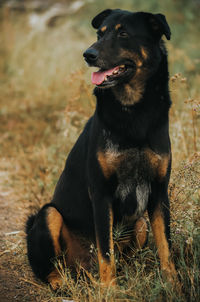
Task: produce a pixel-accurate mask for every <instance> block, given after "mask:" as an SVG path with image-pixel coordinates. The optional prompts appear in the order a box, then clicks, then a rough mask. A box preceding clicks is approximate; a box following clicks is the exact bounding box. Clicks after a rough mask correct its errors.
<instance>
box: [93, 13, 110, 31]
mask: <svg viewBox="0 0 200 302" xmlns="http://www.w3.org/2000/svg"><path fill="white" fill-rule="evenodd" d="M111 13H112V9H106V10H104V11H102V12H101V13H100V14H98V15H97V16H96V17H94V19H93V20H92V26H93V27H94V28H96V29H98V28H99V27H100V25H101V24H102V22H103V21H104V19H105V18H106V17H108V16H109V15H110V14H111Z"/></svg>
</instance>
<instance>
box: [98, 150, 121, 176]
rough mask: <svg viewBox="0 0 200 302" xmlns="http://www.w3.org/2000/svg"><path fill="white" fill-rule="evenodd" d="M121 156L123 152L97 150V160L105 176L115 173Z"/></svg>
mask: <svg viewBox="0 0 200 302" xmlns="http://www.w3.org/2000/svg"><path fill="white" fill-rule="evenodd" d="M123 157H124V156H123V154H121V153H117V152H114V151H106V152H103V151H99V152H98V153H97V159H98V162H99V164H100V167H101V169H102V171H103V174H104V176H105V177H106V178H109V177H110V176H111V175H112V174H114V173H115V171H116V170H117V168H118V167H119V164H120V162H121V161H122V159H123Z"/></svg>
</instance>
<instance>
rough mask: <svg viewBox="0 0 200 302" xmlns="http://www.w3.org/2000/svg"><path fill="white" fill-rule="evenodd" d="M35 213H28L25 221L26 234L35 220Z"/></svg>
mask: <svg viewBox="0 0 200 302" xmlns="http://www.w3.org/2000/svg"><path fill="white" fill-rule="evenodd" d="M36 216H37V214H35V215H30V216H29V217H28V219H27V222H26V229H25V230H26V234H27V235H28V233H29V231H30V230H31V229H32V227H33V224H34V222H35V218H36Z"/></svg>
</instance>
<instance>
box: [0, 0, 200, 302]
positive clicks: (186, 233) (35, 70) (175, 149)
mask: <svg viewBox="0 0 200 302" xmlns="http://www.w3.org/2000/svg"><path fill="white" fill-rule="evenodd" d="M199 5H200V4H199V1H186V0H185V1H184V0H178V1H173V0H166V1H156V0H151V1H139V0H125V1H123V3H122V1H119V0H116V1H114V0H111V1H110V2H109V6H110V7H113V8H116V7H120V8H125V9H130V10H143V11H151V12H161V13H164V14H165V15H166V17H167V20H168V22H169V24H170V25H171V29H172V40H171V41H169V42H166V44H167V48H168V50H169V65H170V74H171V79H170V90H171V96H172V100H173V105H172V108H171V111H170V134H171V140H172V153H173V167H172V177H171V183H170V188H169V192H170V198H171V215H172V221H171V229H172V255H173V258H174V261H175V264H176V267H177V271H178V274H179V278H180V282H181V284H182V293H177V292H175V290H172V288H171V287H170V285H169V284H167V283H166V282H165V281H164V280H163V279H162V277H161V273H160V270H159V262H158V258H157V255H156V250H155V247H154V242H153V240H152V238H151V234H150V242H149V245H148V247H147V248H146V249H145V250H144V251H142V252H140V251H133V255H132V257H130V258H127V257H124V255H121V254H119V255H118V257H117V269H118V281H117V282H118V288H116V289H112V288H109V289H108V290H104V291H103V290H102V289H101V287H100V284H99V279H98V271H97V267H96V266H97V265H96V264H95V265H94V271H93V272H92V274H91V275H89V276H88V274H87V273H86V272H84V271H82V270H81V268H80V274H79V275H80V277H79V278H78V281H77V280H76V279H74V278H73V276H71V274H70V272H69V271H68V270H67V269H66V268H65V267H63V266H62V265H61V264H59V263H58V264H57V265H59V267H60V271H61V274H62V276H63V287H62V289H61V290H60V291H59V292H58V293H53V292H52V291H51V290H50V289H49V288H48V287H47V286H46V285H44V284H41V283H40V282H38V281H37V280H35V279H33V277H32V276H31V275H30V271H27V269H28V261H27V258H26V246H25V240H24V234H21V233H20V234H18V235H17V236H16V237H15V239H14V240H16V242H15V243H17V242H20V243H19V244H17V245H16V247H15V249H14V251H15V257H14V258H13V259H12V260H9V261H11V262H12V264H13V265H15V266H16V267H17V269H18V270H19V272H20V270H21V271H22V274H23V280H25V282H28V283H30V284H31V286H32V287H36V288H37V299H38V300H37V301H52V302H55V301H64V300H74V301H81V302H84V301H85V302H86V301H89V302H92V301H105V302H106V301H112V300H113V301H137V302H138V301H152V302H153V301H157V302H158V301H174V302H175V301H180V302H182V301H191V302H192V301H199V300H200V286H199V284H200V257H199V255H200V214H199V213H200V212H199V210H200V136H199V132H200V131H199V129H200V85H199V83H200V73H199V71H200V58H199V49H200V40H199V29H200V28H199V27H200V25H199V22H198V21H199V18H198V15H197V13H198V11H199ZM106 7H108V5H107V1H105V0H102V1H97V0H96V1H90V2H89V1H87V2H86V1H85V5H84V6H83V7H82V8H81V9H80V10H79V11H78V12H76V13H75V14H73V15H67V16H66V17H65V18H62V20H61V21H60V22H56V23H55V24H54V27H45V28H44V29H38V28H37V27H31V25H30V22H29V21H30V18H31V14H32V13H31V12H24V13H19V12H13V11H12V10H10V9H8V8H2V9H1V12H0V16H1V20H0V31H1V36H0V54H1V56H0V133H1V137H0V154H1V156H2V158H1V159H0V170H2V169H7V170H9V173H10V174H9V175H10V177H9V180H8V181H5V182H4V186H6V187H7V188H12V191H13V195H12V196H13V199H14V200H15V202H16V207H17V204H20V205H21V207H22V209H21V210H22V211H23V205H24V208H26V209H28V211H30V212H31V211H36V210H37V209H38V208H39V207H41V205H43V204H44V203H46V202H48V201H50V200H51V196H52V194H53V191H54V188H55V184H56V182H57V180H58V177H59V175H60V173H61V171H62V169H63V166H64V163H65V158H66V155H67V153H68V152H69V151H70V149H71V147H72V146H73V144H74V142H75V141H76V139H77V137H78V135H79V133H80V131H81V129H82V128H83V126H84V124H85V122H86V121H87V119H88V117H89V116H90V115H91V114H92V113H93V110H94V108H95V100H94V98H93V96H92V89H93V87H92V85H91V84H90V74H91V69H89V68H87V67H86V66H85V64H84V61H83V59H82V53H83V51H84V50H85V49H86V48H87V47H88V46H89V45H90V44H91V43H92V42H93V41H94V40H95V38H96V37H95V32H94V30H93V29H92V28H91V27H90V20H91V18H92V17H93V16H94V15H95V14H96V13H97V12H99V11H100V10H102V9H105V8H106ZM3 162H4V163H5V162H7V163H9V164H7V165H5V164H3ZM5 166H6V168H5ZM3 167H4V168H3ZM26 213H27V211H26ZM25 216H26V215H24V219H26V217H25ZM21 228H22V229H23V225H22V226H21ZM12 251H13V250H12ZM9 259H10V258H9ZM26 299H27V300H25V297H24V300H21V301H30V300H28V298H26ZM35 301H36V300H35Z"/></svg>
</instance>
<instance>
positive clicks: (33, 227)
mask: <svg viewBox="0 0 200 302" xmlns="http://www.w3.org/2000/svg"><path fill="white" fill-rule="evenodd" d="M63 224H64V223H63V218H62V216H61V214H60V213H59V212H58V211H57V210H56V209H55V208H54V207H53V206H52V205H51V204H47V205H45V206H44V207H43V208H42V209H41V210H40V211H39V213H38V214H37V215H36V216H31V217H30V218H29V219H28V221H27V229H26V231H27V249H28V258H29V262H30V265H31V267H32V269H33V272H34V273H35V275H36V276H37V277H38V278H40V279H41V280H43V281H45V282H49V283H50V284H51V286H52V288H53V289H56V288H57V287H58V286H59V285H60V283H61V278H60V274H59V272H58V271H57V270H56V268H55V265H54V260H55V257H57V256H59V255H60V254H61V245H60V236H61V232H62V228H63Z"/></svg>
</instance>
